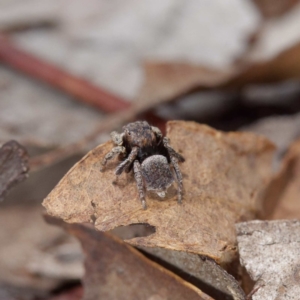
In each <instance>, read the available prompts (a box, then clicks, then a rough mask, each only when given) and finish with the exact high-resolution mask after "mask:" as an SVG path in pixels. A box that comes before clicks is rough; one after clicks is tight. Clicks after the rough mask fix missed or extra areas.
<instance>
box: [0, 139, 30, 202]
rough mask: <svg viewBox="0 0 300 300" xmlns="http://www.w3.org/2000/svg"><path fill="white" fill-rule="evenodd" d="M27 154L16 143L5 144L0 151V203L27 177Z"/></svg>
mask: <svg viewBox="0 0 300 300" xmlns="http://www.w3.org/2000/svg"><path fill="white" fill-rule="evenodd" d="M28 171H29V167H28V154H27V151H26V149H25V148H24V147H23V146H22V145H20V144H19V143H18V142H16V141H13V140H12V141H9V142H7V143H5V144H4V145H3V146H2V147H1V149H0V201H1V200H3V198H4V197H5V195H6V193H7V192H8V190H9V189H10V188H12V187H13V186H14V185H15V184H17V183H18V182H21V181H23V180H24V179H25V178H26V177H27V176H28Z"/></svg>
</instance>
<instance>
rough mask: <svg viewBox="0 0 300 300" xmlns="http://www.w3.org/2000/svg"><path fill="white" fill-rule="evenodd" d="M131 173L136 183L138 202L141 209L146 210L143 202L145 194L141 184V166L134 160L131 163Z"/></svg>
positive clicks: (144, 201)
mask: <svg viewBox="0 0 300 300" xmlns="http://www.w3.org/2000/svg"><path fill="white" fill-rule="evenodd" d="M133 172H134V178H135V181H136V185H137V188H138V191H139V196H140V200H141V202H142V207H143V209H146V208H147V205H146V200H145V192H144V184H143V177H142V172H141V165H140V163H139V161H138V160H135V161H134V163H133Z"/></svg>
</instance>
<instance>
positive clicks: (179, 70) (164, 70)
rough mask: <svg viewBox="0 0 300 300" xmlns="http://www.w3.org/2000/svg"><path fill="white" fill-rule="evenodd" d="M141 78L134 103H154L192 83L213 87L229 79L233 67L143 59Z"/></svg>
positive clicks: (184, 88)
mask: <svg viewBox="0 0 300 300" xmlns="http://www.w3.org/2000/svg"><path fill="white" fill-rule="evenodd" d="M144 72H145V82H144V84H143V86H142V88H141V91H140V94H139V97H138V99H137V101H136V103H135V104H136V105H137V106H139V105H145V104H148V106H149V108H151V107H154V106H155V105H156V104H158V103H161V102H164V101H167V100H170V99H174V98H175V97H177V96H179V95H182V94H184V93H187V92H190V91H191V89H193V88H196V87H201V88H214V87H216V86H219V85H221V84H222V83H224V82H226V81H227V80H229V79H230V78H231V77H232V75H233V74H234V72H235V71H233V70H232V71H229V70H228V71H227V72H225V71H220V70H213V69H209V68H205V67H202V66H195V65H192V64H187V63H185V64H184V63H159V62H157V63H156V62H147V63H145V65H144Z"/></svg>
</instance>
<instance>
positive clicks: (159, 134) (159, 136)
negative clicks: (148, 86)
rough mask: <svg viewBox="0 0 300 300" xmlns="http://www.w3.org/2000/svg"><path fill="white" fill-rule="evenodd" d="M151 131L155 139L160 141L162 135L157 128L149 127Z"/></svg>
mask: <svg viewBox="0 0 300 300" xmlns="http://www.w3.org/2000/svg"><path fill="white" fill-rule="evenodd" d="M151 129H152V131H153V132H154V133H155V135H156V136H157V139H158V140H159V141H160V140H161V138H162V136H163V135H162V133H161V131H160V130H159V128H157V127H154V126H151Z"/></svg>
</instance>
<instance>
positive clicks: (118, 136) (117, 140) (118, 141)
mask: <svg viewBox="0 0 300 300" xmlns="http://www.w3.org/2000/svg"><path fill="white" fill-rule="evenodd" d="M110 136H111V139H112V141H113V142H114V144H115V145H117V146H122V144H123V136H124V133H117V132H116V131H113V132H111V133H110Z"/></svg>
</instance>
